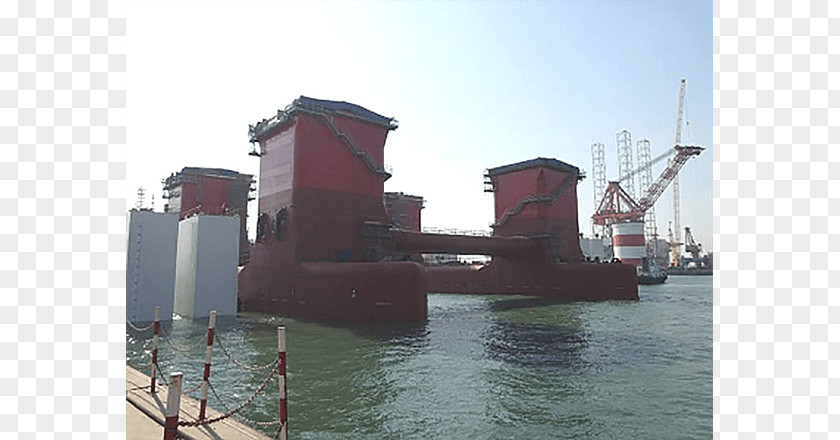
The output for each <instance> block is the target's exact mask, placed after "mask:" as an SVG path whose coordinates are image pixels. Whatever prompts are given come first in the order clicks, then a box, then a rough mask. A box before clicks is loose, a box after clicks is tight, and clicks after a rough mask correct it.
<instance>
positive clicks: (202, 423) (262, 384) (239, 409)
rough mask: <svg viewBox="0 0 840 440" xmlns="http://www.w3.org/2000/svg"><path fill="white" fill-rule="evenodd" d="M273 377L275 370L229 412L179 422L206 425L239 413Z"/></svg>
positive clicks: (188, 424)
mask: <svg viewBox="0 0 840 440" xmlns="http://www.w3.org/2000/svg"><path fill="white" fill-rule="evenodd" d="M277 362H278V363H279V362H280V361H279V359H278V361H277ZM272 377H274V371H271V372H269V373H268V375H266V376H265V379H264V380H263V382H262V383H261V384H260V386H259V387H258V388H257V391H255V392H254V394H252V395H251V396H250V397H248V398H247V399H245V401H244V402H242V403H241V404H240V405H239V406H237V407H236V408H234V409H233V410H229V411H228V412H227V413H225V414H222V415H221V416H219V417H214V418H212V419H203V420H196V421H195V422H184V421H179V422H178V426H185V427H196V426H204V425H209V424H211V423H216V422H219V421H222V420H224V419H227V418H228V417H231V416H233V415H234V414H236V413H238V412H239V411H241V410H242V408H245V407H246V406H248V405H250V404H251V402H253V401H254V399H256V398H257V396H258V395H260V394H261V393H262V392H263V390H265V387H266V386H267V385H268V383H269V382H270V381H271V378H272Z"/></svg>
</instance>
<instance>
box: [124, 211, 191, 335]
mask: <svg viewBox="0 0 840 440" xmlns="http://www.w3.org/2000/svg"><path fill="white" fill-rule="evenodd" d="M177 245H178V214H176V213H162V212H152V211H137V210H134V209H132V210H131V211H129V212H128V246H127V247H126V248H127V252H126V265H125V267H126V270H125V290H126V297H125V316H126V318H127V319H128V320H130V321H131V322H134V323H143V322H148V321H154V319H155V307H156V306H158V307H160V318H161V320H169V319H172V308H173V298H174V288H175V256H176V249H177Z"/></svg>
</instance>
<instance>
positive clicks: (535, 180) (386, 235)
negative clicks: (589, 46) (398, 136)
mask: <svg viewBox="0 0 840 440" xmlns="http://www.w3.org/2000/svg"><path fill="white" fill-rule="evenodd" d="M396 128H397V122H396V121H395V120H394V119H393V118H387V117H384V116H381V115H379V114H376V113H374V112H372V111H370V110H367V109H365V108H363V107H361V106H358V105H355V104H350V103H346V102H337V101H325V100H317V99H312V98H307V97H303V96H302V97H300V98H299V99H296V100H295V101H294V102H292V104H290V105H289V106H287V107H286V108H285V109H284V110H280V111H278V112H277V114H276V115H275V116H273V117H271V118H270V119H264V120H262V121H260V122H258V123H257V124H255V125H252V126H251V127H250V140H251V142H252V144H253V145H254V146H255V149H254V151H253V152H252V154H253V155H255V156H258V157H259V158H260V172H259V197H258V218H257V231H256V232H257V233H256V240H255V243H254V244H253V246H252V247H251V249H250V259H249V261H248V263H247V264H246V265H245V267H244V268H243V269H242V270H241V271H240V272H239V282H238V283H239V291H238V297H239V302H240V307H241V309H242V310H245V311H262V312H268V313H276V314H282V315H286V316H294V317H299V318H304V319H324V320H347V321H421V320H423V319H425V318H426V307H427V306H426V294H427V292H435V293H447V292H451V293H473V294H526V295H538V296H544V297H548V298H555V299H562V300H606V299H627V300H634V299H638V289H637V281H636V270H635V267H634V266H632V265H628V264H621V263H601V264H596V263H592V262H587V261H585V259H584V257H583V254H582V252H581V249H580V245H579V230H578V220H577V218H578V212H577V209H578V208H577V191H576V185H577V183H578V181H579V180H581V179H582V178H583V176H582V174H581V172H580V170H579V169H578V168H577V167H575V166H572V165H570V164H567V163H565V162H562V161H559V160H556V159H549V158H537V159H533V160H528V161H524V162H519V163H516V164H512V165H505V166H500V167H496V168H492V169H489V170H488V172H487V174H486V176H485V179H486V182H485V183H486V185H487V188H486V190H487V191H491V192H493V194H494V198H495V202H494V203H495V217H496V218H495V222H494V224H493V233H492V235H491V236H484V237H482V236H466V235H456V234H429V233H422V232H420V209H421V208H422V205H423V203H422V198H419V197H416V196H406V195H404V194H399V193H396V194H395V195H394V194H392V195H386V194H385V192H384V182H385V181H386V180H387V179H388V178H389V177H390V174H389V173H388V172H387V171H386V170H385V167H384V147H385V141H386V138H387V136H388V133H389V132H390V131H391V130H394V129H396ZM446 253H449V254H468V255H489V256H491V257H492V259H491V260H490V262H489V263H488V264H485V265H480V266H463V267H445V266H444V267H432V266H424V265H422V264H420V263H418V262H417V261H418V259H417V256H419V255H420V254H446Z"/></svg>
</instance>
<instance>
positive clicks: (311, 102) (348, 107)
mask: <svg viewBox="0 0 840 440" xmlns="http://www.w3.org/2000/svg"><path fill="white" fill-rule="evenodd" d="M297 102H298V103H300V104H303V105H305V106H315V107H321V108H322V109H325V110H331V111H334V112H346V113H352V114H353V115H355V116H356V117H359V118H361V119H365V120H368V121H370V122H373V123H376V124H382V125H390V124H391V121H393V120H394V118H386V117H385V116H382V115H380V114H378V113H374V112H372V111H370V110H368V109H366V108H364V107H362V106H360V105H356V104H353V103H350V102H345V101H327V100H325V99H315V98H310V97H307V96H303V95H301V97H300V98H298V99H297Z"/></svg>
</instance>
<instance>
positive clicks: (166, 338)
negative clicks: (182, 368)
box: [160, 329, 207, 353]
mask: <svg viewBox="0 0 840 440" xmlns="http://www.w3.org/2000/svg"><path fill="white" fill-rule="evenodd" d="M160 334H161V336H163V340H164V341H166V343H167V344H169V346H170V347H172V349H173V350H175V351H177V352H180V353H192V352H193V351H194V350H195V349H196V348H198V347H199V346H201V343H202V342H204V343H206V342H207V336H205V335H201V337H200V338H198V340H197V341H195V343H194V344H193V345H191V346H187V347H179V346H177V345H175V344H174V343H173V342H172V340H171V339H169V335H167V334H166V332H165V331H163V329H161V331H160Z"/></svg>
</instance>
